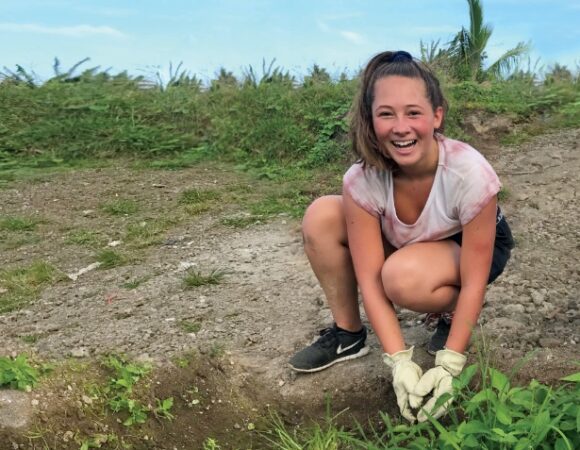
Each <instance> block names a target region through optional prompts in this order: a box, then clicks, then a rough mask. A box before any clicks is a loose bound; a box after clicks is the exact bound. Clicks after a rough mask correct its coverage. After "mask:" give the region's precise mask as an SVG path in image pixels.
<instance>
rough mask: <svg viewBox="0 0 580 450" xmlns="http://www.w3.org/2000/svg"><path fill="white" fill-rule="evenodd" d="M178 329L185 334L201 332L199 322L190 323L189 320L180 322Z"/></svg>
mask: <svg viewBox="0 0 580 450" xmlns="http://www.w3.org/2000/svg"><path fill="white" fill-rule="evenodd" d="M179 326H180V328H181V329H182V330H183V331H185V332H186V333H197V332H199V330H201V322H191V321H189V320H182V321H181V322H179Z"/></svg>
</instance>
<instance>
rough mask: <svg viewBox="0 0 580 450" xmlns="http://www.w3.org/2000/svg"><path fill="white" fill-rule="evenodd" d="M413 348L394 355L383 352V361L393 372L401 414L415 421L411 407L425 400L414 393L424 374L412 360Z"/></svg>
mask: <svg viewBox="0 0 580 450" xmlns="http://www.w3.org/2000/svg"><path fill="white" fill-rule="evenodd" d="M413 348H414V347H411V348H410V349H408V350H401V351H400V352H397V353H395V354H393V355H389V354H388V353H384V354H383V361H384V362H385V364H386V365H387V366H389V367H390V368H391V371H392V372H393V389H394V390H395V395H396V396H397V405H399V410H400V411H401V415H402V416H403V417H404V418H405V419H407V420H408V421H409V422H411V423H413V422H415V416H414V415H413V414H412V413H411V408H418V407H419V405H421V402H422V401H423V398H422V397H421V396H418V395H414V394H412V392H413V390H414V389H415V385H416V384H417V382H418V381H419V379H420V378H421V375H423V371H422V370H421V368H420V367H419V366H418V365H417V364H415V363H414V362H413V361H412V360H411V358H412V357H413Z"/></svg>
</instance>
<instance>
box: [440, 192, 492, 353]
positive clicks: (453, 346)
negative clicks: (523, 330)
mask: <svg viewBox="0 0 580 450" xmlns="http://www.w3.org/2000/svg"><path fill="white" fill-rule="evenodd" d="M496 208H497V202H496V199H495V198H493V199H492V200H491V201H490V202H489V203H488V204H487V205H486V206H485V207H484V208H483V209H482V210H481V212H480V213H479V214H478V215H477V216H475V218H474V219H473V220H472V221H471V222H469V223H468V224H467V225H465V226H464V227H463V239H462V244H461V256H460V261H459V270H460V276H461V288H460V291H459V297H458V299H457V306H456V309H455V315H454V317H453V322H452V325H451V330H450V333H449V338H448V339H447V344H446V347H447V348H448V349H450V350H454V351H456V352H459V353H463V352H464V351H465V349H466V348H467V346H468V344H469V338H470V336H471V332H472V331H473V328H474V327H475V324H476V323H477V318H478V317H479V313H480V312H481V307H482V305H483V298H484V295H485V289H486V285H487V279H488V277H489V270H490V267H491V260H492V257H493V247H494V240H495V220H496V219H495V217H496Z"/></svg>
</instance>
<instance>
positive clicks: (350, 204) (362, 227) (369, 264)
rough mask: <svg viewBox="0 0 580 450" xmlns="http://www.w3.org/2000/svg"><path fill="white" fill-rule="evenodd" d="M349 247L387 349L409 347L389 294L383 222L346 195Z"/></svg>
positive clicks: (372, 319)
mask: <svg viewBox="0 0 580 450" xmlns="http://www.w3.org/2000/svg"><path fill="white" fill-rule="evenodd" d="M343 204H344V211H345V216H346V227H347V233H348V246H349V249H350V253H351V255H352V261H353V266H354V271H355V274H356V279H357V282H358V285H359V288H360V291H361V294H362V297H363V304H364V308H365V311H366V313H367V317H368V318H369V320H370V322H371V325H372V327H373V330H374V331H375V333H376V335H377V337H378V338H379V341H380V343H381V345H382V347H383V350H384V351H385V352H387V353H390V354H394V353H396V352H398V351H400V350H404V349H405V342H404V340H403V335H402V333H401V327H400V326H399V320H398V319H397V315H396V313H395V310H394V308H393V305H392V303H391V302H390V301H389V299H388V298H387V296H386V295H385V290H384V288H383V283H382V280H381V269H382V267H383V264H384V262H385V252H384V249H383V242H382V238H381V229H380V225H379V221H378V220H377V219H376V218H375V217H373V216H372V215H370V214H369V213H368V212H366V211H365V210H364V209H362V208H361V207H360V206H358V205H357V204H356V203H355V202H354V201H353V199H352V197H351V196H350V195H349V194H348V193H346V192H345V193H344V194H343Z"/></svg>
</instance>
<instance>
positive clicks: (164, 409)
mask: <svg viewBox="0 0 580 450" xmlns="http://www.w3.org/2000/svg"><path fill="white" fill-rule="evenodd" d="M156 401H157V407H156V408H155V409H154V410H153V413H154V414H155V416H156V417H160V418H162V419H167V420H173V419H174V418H175V416H174V415H173V414H171V408H173V397H168V398H166V399H164V400H159V399H156Z"/></svg>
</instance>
